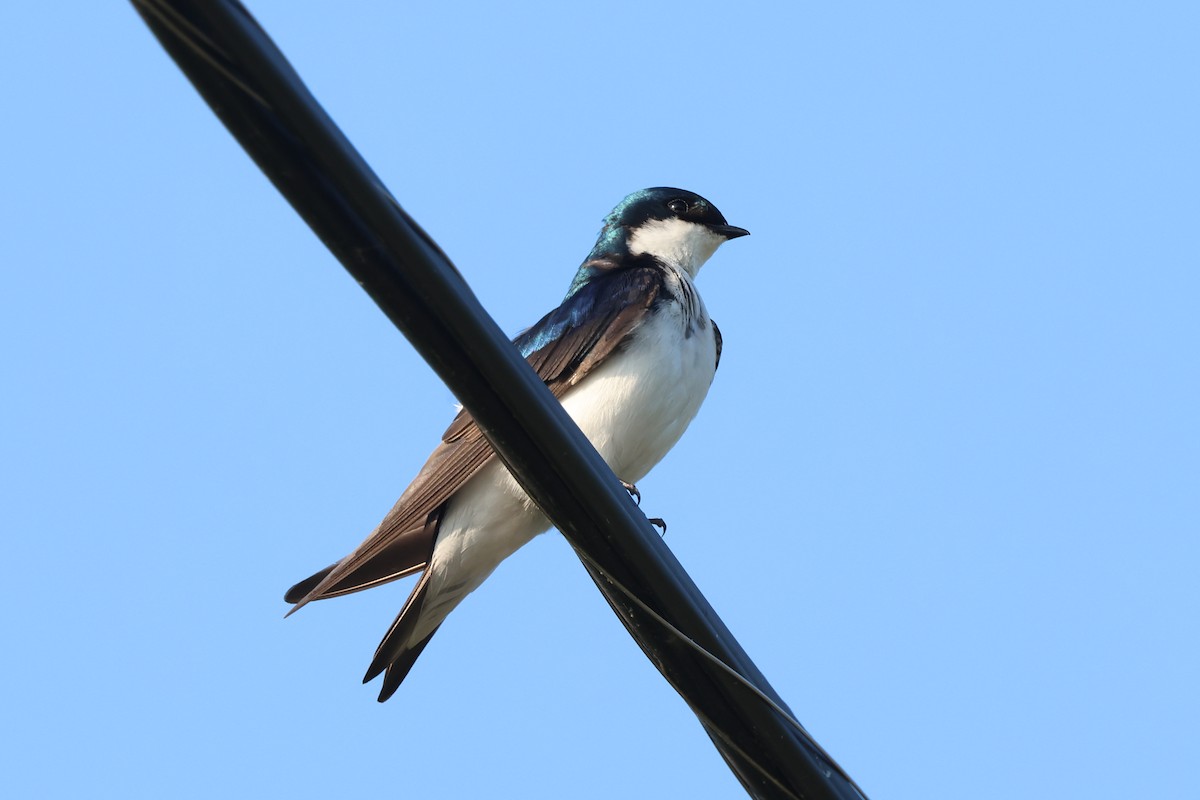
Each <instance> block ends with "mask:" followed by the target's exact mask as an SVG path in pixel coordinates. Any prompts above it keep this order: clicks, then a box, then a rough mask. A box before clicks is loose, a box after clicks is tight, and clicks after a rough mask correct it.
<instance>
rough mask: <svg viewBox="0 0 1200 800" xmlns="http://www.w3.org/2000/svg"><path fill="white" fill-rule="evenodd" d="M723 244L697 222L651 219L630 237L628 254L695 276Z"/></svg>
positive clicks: (722, 240) (720, 239)
mask: <svg viewBox="0 0 1200 800" xmlns="http://www.w3.org/2000/svg"><path fill="white" fill-rule="evenodd" d="M724 241H725V239H724V238H723V237H721V236H718V235H717V234H715V233H713V232H712V231H710V230H709V229H708V228H706V227H704V226H703V225H700V224H699V223H696V222H688V221H687V220H682V219H652V220H650V221H649V222H647V223H645V224H644V225H642V226H640V227H638V228H636V229H634V231H633V235H632V236H630V237H629V252H630V253H632V254H633V255H635V256H640V255H651V256H654V257H655V258H657V259H659V260H661V261H664V262H666V263H667V264H672V265H674V266H676V267H679V268H680V269H682V270H685V271H686V272H687V273H688V274H689V275H692V276H693V277H695V275H696V273H697V272H699V271H700V267H701V266H703V265H704V262H705V261H708V259H709V257H710V256H712V254H713V253H715V252H716V251H717V248H718V247H720V246H721V243H722V242H724Z"/></svg>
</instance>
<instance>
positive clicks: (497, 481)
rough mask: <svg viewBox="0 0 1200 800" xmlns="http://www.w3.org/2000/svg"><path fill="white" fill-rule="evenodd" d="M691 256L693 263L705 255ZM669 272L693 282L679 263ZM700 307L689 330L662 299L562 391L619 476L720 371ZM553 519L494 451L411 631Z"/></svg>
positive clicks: (458, 502)
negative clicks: (623, 344)
mask: <svg viewBox="0 0 1200 800" xmlns="http://www.w3.org/2000/svg"><path fill="white" fill-rule="evenodd" d="M719 243H720V242H718V244H719ZM714 249H715V248H714ZM693 252H696V251H693ZM711 254H712V253H711V250H710V251H708V253H707V254H706V255H704V258H707V257H708V255H711ZM690 263H693V264H695V266H696V268H697V269H698V268H699V264H700V263H703V259H700V261H699V262H698V263H697V262H696V261H695V259H694V258H693V260H692V261H691V262H690ZM671 278H672V282H676V283H677V282H679V281H687V282H688V283H690V282H691V278H690V276H689V275H687V274H684V273H683V272H680V271H678V270H672V275H671ZM672 288H674V287H672ZM676 291H678V290H677V289H676ZM697 297H698V295H697ZM699 311H700V313H699V319H697V320H694V323H693V328H692V335H691V336H685V331H686V324H687V323H686V322H685V320H684V318H683V313H682V309H681V308H680V306H679V305H678V304H675V303H672V304H668V305H666V306H664V307H663V309H662V311H661V312H660V313H657V314H655V315H654V316H652V317H648V318H647V320H646V323H645V324H644V325H643V326H642V327H641V328H639V329H638V330H637V332H636V333H635V334H634V338H633V340H632V341H631V342H630V344H629V346H628V347H627V348H626V349H625V350H623V351H622V352H620V353H619V354H617V355H614V356H612V357H611V358H609V359H608V360H607V361H605V362H604V363H603V364H601V365H600V366H599V367H598V368H597V369H596V370H594V371H593V372H592V373H590V374H589V375H588V376H587V378H586V379H584V380H583V382H581V383H580V384H579V386H576V387H575V388H573V389H571V390H570V391H569V392H568V393H567V394H566V395H565V396H564V397H563V407H564V408H565V409H566V410H567V413H568V414H570V415H571V418H572V419H574V420H575V423H576V424H577V425H579V427H580V429H581V430H583V432H584V434H586V435H587V437H588V439H590V440H591V442H592V444H593V445H595V447H596V449H597V450H598V451H599V452H600V455H601V456H603V457H604V460H605V461H606V462H607V463H608V465H609V466H610V467H611V468H612V470H613V472H615V473H616V474H617V476H618V477H620V478H621V480H624V481H628V482H630V483H636V482H637V481H639V480H641V479H642V478H644V477H645V476H646V473H648V472H649V471H650V469H651V467H653V466H654V465H655V464H657V463H658V462H659V461H660V460H661V459H662V457H663V456H665V455H666V454H667V451H668V450H670V449H671V448H672V447H673V446H674V445H675V443H676V442H677V441H679V437H680V436H682V435H683V432H684V430H686V429H687V426H688V424H689V423H690V422H691V421H692V419H693V418H694V417H695V416H696V412H697V411H699V410H700V404H701V403H702V402H703V401H704V397H705V395H707V394H708V387H709V384H711V383H712V379H713V375H714V374H715V372H716V359H717V355H716V339H715V337H714V335H713V326H712V324H711V322H710V321H709V319H708V312H707V311H706V310H705V309H704V304H703V301H700V309H699ZM549 527H550V522H549V520H547V519H546V517H545V516H543V514H542V513H541V511H539V510H538V508H537V507H536V506H535V505H534V504H533V501H532V500H530V499H529V497H528V496H527V495H526V494H525V492H524V491H523V490H522V489H521V487H520V486H518V485H517V482H516V481H515V480H513V478H512V476H511V475H510V474H509V472H508V469H507V468H506V467H504V465H503V464H501V463H500V462H499V461H498V460H497V461H493V462H492V463H490V464H489V465H488V466H487V467H485V468H484V469H483V470H482V471H481V472H480V473H479V474H478V475H476V476H475V477H474V478H472V479H471V480H470V481H469V482H468V483H467V484H466V485H465V486H464V487H463V488H462V489H461V490H460V491H459V493H458V494H457V495H456V496H455V497H454V499H453V500H452V501H451V503H450V506H449V508H448V509H447V510H446V514H445V516H444V517H443V518H442V527H441V531H440V533H439V534H438V541H437V547H436V549H435V550H434V554H433V560H432V563H431V564H430V566H429V568H430V569H431V570H433V574H432V575H431V576H430V586H429V594H428V595H427V597H426V600H425V606H424V608H423V610H422V614H421V620H420V622H419V623H418V625H417V626H416V629H415V630H414V631H413V634H412V637H411V639H410V641H412V642H418V641H420V640H421V639H423V638H424V637H425V636H427V635H428V634H429V633H430V632H432V631H433V629H434V628H435V627H436V626H437V625H439V624H441V622H442V620H444V619H445V617H446V615H447V614H449V613H450V611H451V610H453V609H454V607H455V606H457V605H458V603H459V602H460V601H461V600H462V599H463V598H464V597H466V596H467V594H469V593H470V592H472V591H473V590H474V589H476V588H477V587H478V586H479V585H480V584H481V583H483V581H484V579H485V578H487V576H488V575H490V574H491V573H492V570H494V569H495V568H496V566H497V565H499V563H500V562H501V561H503V560H504V559H505V558H507V557H508V556H510V555H512V554H513V553H514V552H516V550H517V549H518V548H520V547H521V546H522V545H524V544H525V543H526V542H528V541H529V540H530V539H532V538H533V537H534V536H536V535H537V534H539V533H542V532H543V531H545V530H547V529H548V528H549Z"/></svg>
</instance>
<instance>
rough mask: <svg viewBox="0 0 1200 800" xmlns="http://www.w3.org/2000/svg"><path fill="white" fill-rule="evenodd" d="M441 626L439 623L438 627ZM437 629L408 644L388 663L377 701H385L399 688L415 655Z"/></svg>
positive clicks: (410, 667) (415, 658)
mask: <svg viewBox="0 0 1200 800" xmlns="http://www.w3.org/2000/svg"><path fill="white" fill-rule="evenodd" d="M440 627H442V626H441V625H439V626H438V628H440ZM437 631H438V629H437V628H434V629H433V630H432V631H430V632H429V635H428V636H426V637H425V638H424V639H422V640H421V641H419V642H417V643H416V644H414V645H410V646H409V647H408V648H406V649H405V650H404V651H403V652H401V653H400V655H398V656H397V657H396V660H395V661H393V662H392V663H391V664H389V665H388V667H387V669H386V670H384V672H383V686H382V687H380V689H379V702H381V703H383V702H385V701H386V700H387V699H388V698H389V697H391V696H392V695H394V694H395V693H396V690H397V689H399V688H400V684H401V682H403V680H404V679H405V678H406V677H408V671H409V670H410V669H412V666H413V664H415V663H416V661H417V656H419V655H421V651H422V650H424V649H425V645H427V644H429V640H430V639H432V638H433V635H434V634H435V633H437Z"/></svg>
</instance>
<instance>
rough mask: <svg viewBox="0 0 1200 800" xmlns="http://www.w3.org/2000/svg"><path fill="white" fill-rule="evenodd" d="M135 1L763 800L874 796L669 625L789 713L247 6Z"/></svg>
mask: <svg viewBox="0 0 1200 800" xmlns="http://www.w3.org/2000/svg"><path fill="white" fill-rule="evenodd" d="M133 3H134V6H135V8H137V10H138V12H139V13H141V15H142V17H143V18H144V19H145V21H146V24H147V25H148V26H149V27H150V29H151V31H153V33H154V34H155V36H157V37H158V39H159V41H160V42H161V43H162V45H163V47H164V48H165V49H166V50H167V52H168V53H170V55H171V56H172V57H173V58H174V59H175V61H176V63H177V64H178V65H179V67H180V68H181V69H182V70H183V72H184V73H185V74H186V75H187V76H188V78H189V80H191V82H192V84H193V85H194V86H195V87H196V89H197V90H198V91H199V92H200V94H201V95H202V96H203V97H204V99H205V100H206V101H207V102H208V103H209V105H210V106H211V107H212V109H213V111H214V112H215V113H216V114H217V116H218V117H220V119H221V121H222V122H223V123H224V124H225V126H226V127H227V128H228V129H229V131H230V132H231V133H232V134H233V135H234V136H235V137H236V138H237V139H238V141H239V143H241V145H242V147H243V148H245V150H246V151H247V153H249V154H250V156H251V157H252V158H253V159H254V160H255V162H256V163H257V164H258V165H259V167H260V168H261V169H262V170H263V172H264V173H265V174H266V175H267V176H268V178H270V179H271V181H272V182H273V183H274V184H275V186H276V188H278V189H279V191H280V193H282V194H283V195H284V197H285V198H287V200H288V202H290V203H291V204H292V206H293V208H295V209H296V211H297V212H298V213H299V214H300V215H301V216H302V217H303V218H304V220H305V221H306V222H307V223H308V224H309V226H310V227H311V228H312V229H313V230H314V231H315V232H316V234H317V235H318V236H319V237H320V238H321V240H322V241H323V242H324V243H325V245H326V246H327V247H328V248H329V249H330V250H331V251H332V252H333V254H334V255H335V256H336V257H337V258H338V259H339V260H340V261H341V262H342V264H343V266H344V267H345V268H346V269H347V271H349V272H350V274H351V275H352V276H353V277H354V278H355V279H356V280H357V281H358V282H359V284H360V285H362V287H363V288H364V289H365V290H366V291H367V292H368V294H370V295H371V297H372V299H373V300H374V301H375V302H376V303H377V304H378V305H379V307H380V308H381V309H382V310H383V311H384V313H385V314H387V315H388V317H389V318H390V319H391V320H392V321H393V323H395V324H396V326H397V327H398V328H399V329H400V330H401V331H402V332H403V333H404V334H405V336H407V337H408V339H409V340H410V342H412V344H413V346H414V347H415V348H416V349H417V351H418V352H419V353H420V354H421V355H422V357H424V358H425V359H426V361H428V362H429V364H430V365H431V366H432V367H433V369H434V370H435V371H436V372H437V373H438V375H439V376H440V377H441V378H442V379H443V380H444V381H445V382H446V384H447V385H448V386H449V387H450V389H451V390H452V391H453V392H454V394H455V395H456V396H457V397H458V399H459V400H460V401H461V402H462V403H463V405H464V406H465V407H466V408H467V409H468V410H469V411H470V412H471V414H472V415H473V416H474V418H475V420H476V421H477V422H478V423H479V425H480V427H481V428H482V429H483V431H484V432H485V433H486V434H487V436H488V439H489V440H490V441H491V442H492V445H493V447H495V449H496V452H497V453H498V454H499V456H500V458H501V459H502V460H503V461H504V463H505V464H507V465H508V467H509V469H510V470H512V472H513V474H514V476H515V477H516V478H517V480H518V481H519V482H520V483H521V485H522V487H524V488H525V489H526V491H528V492H529V494H530V496H531V497H533V499H534V500H535V501H536V502H537V504H538V505H539V506H540V507H541V509H542V510H543V511H544V512H545V513H546V515H547V516H548V517H549V518H550V519H551V520H552V521H553V522H554V524H555V525H556V526H557V527H558V528H559V530H561V531H562V533H563V534H564V535H565V536H566V537H567V539H568V541H570V542H571V544H572V546H573V547H575V548H576V550H577V551H579V552H580V553H581V554H586V558H585V560H584V565H585V567H586V568H587V569H588V572H589V574H591V576H592V578H593V580H594V581H595V582H596V585H597V586H598V587H599V588H600V590H601V592H602V593H603V594H604V596H605V598H606V599H607V600H608V602H609V603H610V605H612V607H613V609H614V610H615V611H616V612H617V614H618V616H619V617H620V619H621V620H622V622H624V624H625V626H626V627H627V628H628V629H629V631H630V634H631V635H632V636H633V637H634V639H635V641H637V642H638V644H639V645H640V646H641V647H642V649H643V650H644V651H645V653H646V655H647V656H648V657H649V658H650V660H651V661H652V662H653V663H654V665H655V666H656V667H658V669H659V671H661V672H662V674H663V675H664V677H666V678H667V680H668V681H669V682H670V683H671V685H672V686H674V687H675V689H676V690H677V691H678V692H679V693H680V695H681V696H682V697H683V699H684V700H685V701H686V702H687V703H688V705H689V706H690V707H691V708H692V710H693V711H694V712H695V713H696V715H697V716H698V717H699V718H700V721H701V724H703V725H704V727H705V729H706V730H707V732H708V733H709V736H710V737H711V738H712V740H713V743H714V744H715V745H716V747H717V749H718V750H719V751H720V752H721V755H722V756H723V757H724V758H725V760H726V762H727V763H728V764H729V766H730V768H731V769H732V770H733V771H734V773H735V774H736V775H737V776H738V779H739V780H740V781H741V782H742V784H743V785H744V786H745V787H746V790H747V791H748V792H749V793H750V794H751V796H753V797H758V798H796V797H803V798H861V797H863V795H862V793H861V792H860V791H859V790H858V789H857V787H855V786H854V784H853V782H852V781H851V780H850V779H849V777H848V776H847V775H846V774H845V772H843V771H842V770H841V768H840V767H838V766H837V765H836V764H835V763H834V762H833V761H832V759H830V758H829V757H828V756H827V755H826V754H825V753H824V751H823V750H821V748H820V747H819V746H818V745H817V744H816V742H815V741H813V740H812V738H811V737H809V736H808V734H807V733H805V732H804V731H803V729H797V728H796V727H795V726H794V725H793V724H792V723H791V722H790V721H789V720H788V719H787V716H785V715H783V714H780V713H778V712H777V711H776V710H775V709H773V708H772V707H771V706H770V705H769V704H767V703H764V702H763V701H762V699H761V698H760V697H759V696H758V695H757V694H756V692H754V691H751V689H749V688H747V686H745V685H743V684H742V683H741V682H739V681H738V680H736V679H735V678H734V677H732V676H731V675H730V674H729V673H728V672H726V671H725V670H724V669H722V668H721V667H720V666H719V665H717V664H714V663H713V661H712V660H710V659H709V658H706V657H705V656H703V655H701V654H699V653H697V652H696V650H695V649H694V647H693V646H692V644H691V643H690V642H689V641H685V640H681V639H680V638H679V637H678V636H676V635H674V634H673V633H672V632H671V631H670V630H669V629H667V628H664V627H663V626H661V625H659V624H657V623H656V621H655V616H661V617H662V618H663V619H664V620H666V621H668V622H669V624H670V625H671V626H674V627H675V628H676V629H678V630H679V631H681V632H683V633H684V635H685V636H686V637H687V639H688V640H690V641H691V642H694V643H695V644H696V645H698V646H699V647H700V648H702V649H703V650H704V651H706V652H707V653H711V654H712V656H713V657H715V658H716V659H718V660H719V661H720V662H722V663H723V664H725V665H728V668H729V669H732V670H733V671H735V672H736V673H737V674H739V675H741V676H743V677H744V678H745V680H746V681H748V682H749V683H751V684H753V685H754V686H756V687H758V691H760V692H761V693H762V694H763V695H765V696H767V697H769V698H771V700H772V701H773V702H774V703H775V704H776V705H777V706H778V707H779V708H781V709H783V710H784V711H785V712H786V715H791V711H790V710H789V709H788V708H787V706H786V704H784V702H783V700H782V698H780V697H779V695H778V694H777V693H776V692H775V691H774V689H772V688H771V686H770V684H768V683H767V681H766V679H765V678H764V677H763V675H762V673H761V672H759V670H758V668H757V667H756V666H755V665H754V663H753V662H752V661H751V660H750V658H749V656H747V655H746V653H745V651H743V650H742V648H741V647H740V645H738V643H737V641H736V640H735V639H734V638H733V635H732V634H731V633H730V632H729V630H728V629H727V628H726V627H725V625H724V623H723V622H721V620H720V618H719V617H718V616H717V614H716V612H715V611H714V610H713V609H712V607H711V606H710V605H709V604H708V602H707V601H706V600H705V599H704V597H703V595H701V593H700V591H699V589H697V588H696V586H695V584H694V583H693V582H692V580H691V578H690V577H689V576H688V575H687V573H686V572H685V571H684V570H683V568H682V566H680V564H679V562H678V561H677V560H676V559H675V557H674V555H673V554H672V553H671V552H670V550H668V549H667V547H666V545H665V544H664V543H663V542H662V541H661V540H660V538H659V536H658V535H657V533H656V532H655V531H654V529H653V528H652V527H651V526H650V525H649V523H648V522H647V520H646V518H645V516H644V515H643V514H642V513H641V512H640V511H639V510H638V509H637V507H636V506H635V505H634V503H633V501H632V500H631V499H630V498H629V496H628V494H627V493H626V492H625V490H624V488H623V487H622V486H621V484H620V483H619V482H618V481H617V479H616V477H615V476H614V475H613V474H612V471H611V470H609V469H608V467H607V465H605V464H604V462H603V460H602V459H601V458H600V456H599V455H598V454H597V453H596V451H595V449H594V448H593V447H592V446H591V444H590V443H589V442H588V441H587V439H586V438H584V436H583V434H582V433H580V431H579V429H578V428H577V427H576V426H575V424H574V423H573V422H572V421H571V420H570V418H569V417H568V416H567V414H566V412H565V411H563V409H562V407H561V406H560V405H559V404H558V402H557V401H556V400H555V399H554V398H553V396H552V395H551V394H550V392H549V390H548V389H546V387H545V386H544V385H543V384H542V382H541V381H540V380H539V379H538V377H537V375H536V374H535V373H534V372H533V370H532V369H531V368H530V367H529V365H528V364H526V363H525V361H524V359H522V358H521V356H520V354H519V353H518V352H517V350H516V349H515V348H514V347H513V346H512V344H511V343H510V342H509V341H508V339H507V338H506V337H505V336H504V334H503V332H501V331H500V329H499V328H498V327H497V326H496V324H495V323H494V322H493V321H492V319H491V318H490V317H489V316H488V315H487V313H486V312H485V311H484V310H483V308H482V306H480V304H479V302H478V301H477V300H476V298H475V296H474V295H473V294H472V293H471V291H470V289H469V288H468V287H467V285H466V283H465V282H464V281H463V280H462V278H461V276H460V275H459V274H458V272H457V271H456V270H455V269H454V267H453V265H452V264H451V263H450V261H449V259H448V258H446V256H445V254H444V253H442V251H441V250H440V249H439V248H438V246H437V245H436V243H434V242H433V240H432V239H430V237H429V236H428V235H427V234H426V233H425V232H424V231H422V230H421V228H420V227H419V226H418V225H417V224H416V223H415V222H414V221H413V220H412V219H411V218H410V217H409V216H408V215H407V214H406V213H405V212H404V210H403V209H402V208H401V207H400V205H399V204H398V203H397V202H396V201H395V199H394V198H393V197H392V196H391V195H390V194H389V193H388V191H387V189H385V188H384V186H383V184H382V182H381V181H380V180H379V179H378V178H377V177H376V176H375V174H374V173H373V172H372V171H371V169H370V168H369V167H368V166H367V164H366V163H365V162H364V161H363V159H362V157H361V156H360V155H359V154H358V152H357V151H356V150H355V149H354V148H353V146H351V144H350V143H349V142H348V141H347V140H346V138H345V136H343V135H342V133H341V131H340V130H339V129H338V128H337V126H336V125H334V123H333V121H332V120H330V119H329V117H328V116H327V115H326V114H325V112H324V110H323V109H322V108H321V107H320V105H319V104H318V103H317V102H316V100H315V99H314V98H313V97H312V95H311V94H310V93H309V92H308V90H307V88H306V87H305V86H304V84H303V82H302V81H301V80H300V78H299V76H298V75H296V73H295V72H294V71H293V70H292V68H291V65H290V64H288V62H287V60H286V59H285V58H284V57H283V54H282V53H281V52H280V51H279V50H278V48H276V47H275V45H274V43H273V42H271V40H270V39H269V37H267V35H266V33H265V32H264V31H263V30H262V29H261V28H260V27H259V26H258V24H257V23H256V22H255V20H254V19H253V18H252V17H251V16H250V15H249V14H248V13H247V12H246V10H245V9H244V8H243V7H242V6H241V5H240V4H239V3H237V2H234V1H233V0H133ZM593 564H594V565H598V568H597V567H594V566H592V565H593ZM601 573H602V574H601ZM605 575H607V576H611V580H612V581H614V582H616V584H619V585H620V586H622V587H627V588H628V591H629V592H630V593H632V595H633V596H634V597H636V598H638V599H639V601H640V603H644V604H645V607H647V608H650V609H653V615H652V614H648V613H647V612H646V611H645V610H643V608H642V607H640V603H635V602H633V601H632V600H630V599H629V598H628V597H626V596H625V594H624V593H623V591H621V590H619V589H618V588H617V585H616V584H614V583H612V582H610V581H609V580H608V579H606V578H605V577H604V576H605ZM814 649H815V648H814Z"/></svg>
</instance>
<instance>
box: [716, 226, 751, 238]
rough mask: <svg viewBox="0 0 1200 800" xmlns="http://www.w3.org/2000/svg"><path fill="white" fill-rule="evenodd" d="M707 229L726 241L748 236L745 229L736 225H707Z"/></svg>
mask: <svg viewBox="0 0 1200 800" xmlns="http://www.w3.org/2000/svg"><path fill="white" fill-rule="evenodd" d="M708 229H709V230H710V231H712V232H713V233H715V234H717V235H718V236H724V237H725V238H726V239H736V238H738V237H739V236H749V235H750V231H748V230H746V229H745V228H739V227H738V226H736V225H709V226H708Z"/></svg>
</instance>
